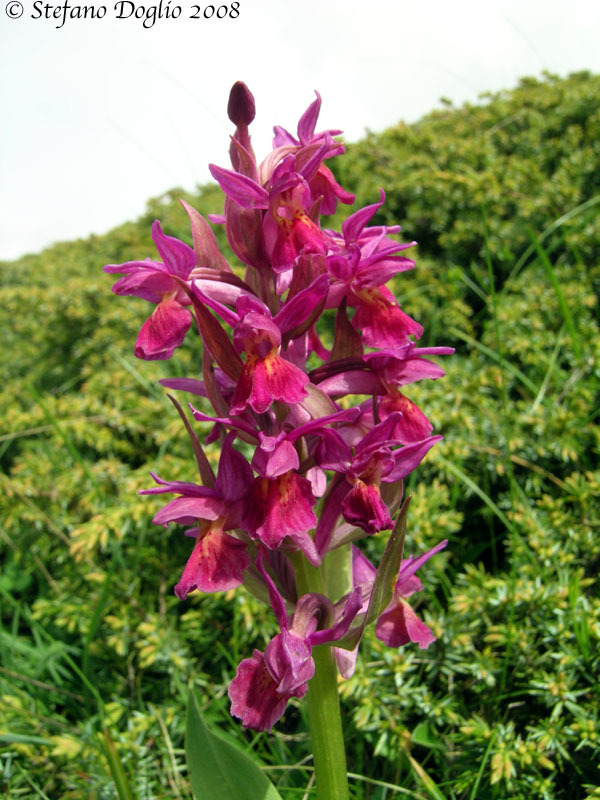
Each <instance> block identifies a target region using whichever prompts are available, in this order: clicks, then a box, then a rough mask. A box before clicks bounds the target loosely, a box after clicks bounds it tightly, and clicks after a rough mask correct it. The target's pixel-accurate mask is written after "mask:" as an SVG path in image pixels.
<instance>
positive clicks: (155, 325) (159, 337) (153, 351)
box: [135, 297, 192, 361]
mask: <svg viewBox="0 0 600 800" xmlns="http://www.w3.org/2000/svg"><path fill="white" fill-rule="evenodd" d="M191 324H192V315H191V314H190V312H189V311H188V310H187V309H186V308H184V307H183V306H182V305H181V304H180V303H178V302H177V301H176V300H173V298H169V297H167V298H165V299H164V300H162V301H161V302H160V303H159V304H158V305H157V306H156V308H155V309H154V311H153V312H152V314H151V316H149V317H148V319H147V320H146V322H144V324H143V325H142V327H141V329H140V332H139V334H138V337H137V340H136V343H135V355H136V356H137V358H143V359H145V360H146V361H156V360H157V359H166V358H171V356H172V355H173V352H174V351H175V349H176V348H177V347H179V345H180V344H182V342H183V340H184V339H185V335H186V333H187V332H188V329H189V327H190V325H191Z"/></svg>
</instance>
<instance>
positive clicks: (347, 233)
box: [342, 189, 385, 244]
mask: <svg viewBox="0 0 600 800" xmlns="http://www.w3.org/2000/svg"><path fill="white" fill-rule="evenodd" d="M384 203H385V192H384V191H383V189H380V195H379V202H378V203H373V204H372V205H370V206H365V207H364V208H359V209H358V211H355V212H354V213H353V214H350V216H349V217H348V219H346V220H345V221H344V223H343V224H342V234H343V236H344V240H345V241H346V244H350V242H355V241H356V240H357V239H358V237H359V235H360V233H361V231H362V230H363V228H364V227H365V225H366V224H367V222H369V220H370V219H371V217H373V216H374V214H376V212H377V211H379V209H380V208H381V206H382V205H383V204H384Z"/></svg>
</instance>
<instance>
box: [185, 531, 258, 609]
mask: <svg viewBox="0 0 600 800" xmlns="http://www.w3.org/2000/svg"><path fill="white" fill-rule="evenodd" d="M249 565H250V556H249V555H248V552H247V550H246V544H245V542H242V541H240V539H236V538H235V537H234V536H229V534H227V533H224V532H223V531H222V530H220V529H218V528H217V529H215V530H212V529H209V531H208V532H207V533H206V534H205V535H204V536H199V537H198V539H197V540H196V544H195V545H194V549H193V550H192V554H191V555H190V557H189V559H188V562H187V564H186V565H185V569H184V570H183V574H182V576H181V579H180V581H179V583H178V584H177V585H176V586H175V594H176V595H177V597H179V599H180V600H185V598H186V597H187V596H188V594H189V593H190V592H191V591H193V590H194V589H199V590H200V591H201V592H224V591H227V590H228V589H235V587H236V586H240V585H241V583H242V581H243V577H244V570H245V569H246V568H247V567H248V566H249Z"/></svg>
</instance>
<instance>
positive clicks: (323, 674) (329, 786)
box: [293, 553, 349, 800]
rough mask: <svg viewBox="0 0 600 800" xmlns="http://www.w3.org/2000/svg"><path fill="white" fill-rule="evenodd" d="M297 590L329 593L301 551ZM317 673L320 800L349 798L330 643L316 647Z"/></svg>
mask: <svg viewBox="0 0 600 800" xmlns="http://www.w3.org/2000/svg"><path fill="white" fill-rule="evenodd" d="M293 563H294V573H295V576H296V586H297V588H298V594H299V595H300V596H301V595H303V594H307V593H308V592H318V593H319V594H327V592H326V587H325V581H324V577H323V574H322V572H321V570H319V569H317V568H315V567H312V566H311V565H310V564H309V563H308V562H307V561H306V559H305V558H304V556H303V555H302V554H301V553H298V554H297V555H295V556H294V558H293ZM313 659H314V662H315V674H314V676H313V678H312V679H311V681H310V683H309V684H308V698H307V699H308V719H309V722H310V734H311V738H312V749H313V760H314V765H315V783H316V786H317V800H349V793H348V771H347V767H346V751H345V749H344V734H343V732H342V717H341V714H340V698H339V694H338V685H337V667H336V664H335V659H334V657H333V651H332V649H331V645H328V644H324V645H319V646H317V647H315V648H314V649H313Z"/></svg>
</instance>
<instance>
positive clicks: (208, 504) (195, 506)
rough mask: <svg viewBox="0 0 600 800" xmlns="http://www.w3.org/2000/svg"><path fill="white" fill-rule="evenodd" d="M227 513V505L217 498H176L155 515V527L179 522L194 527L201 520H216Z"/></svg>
mask: <svg viewBox="0 0 600 800" xmlns="http://www.w3.org/2000/svg"><path fill="white" fill-rule="evenodd" d="M225 511H226V506H225V503H223V502H222V501H221V500H219V499H218V498H217V497H215V496H214V495H213V496H208V497H176V498H175V500H171V502H170V503H167V505H166V506H164V507H163V508H161V510H160V511H159V512H158V513H157V514H156V515H155V517H154V519H153V520H152V521H153V522H154V524H155V525H167V523H169V522H177V523H179V525H193V524H194V523H196V522H197V521H198V520H199V519H207V520H211V521H212V520H215V519H217V518H218V517H220V516H222V515H223V514H224V513H225Z"/></svg>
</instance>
